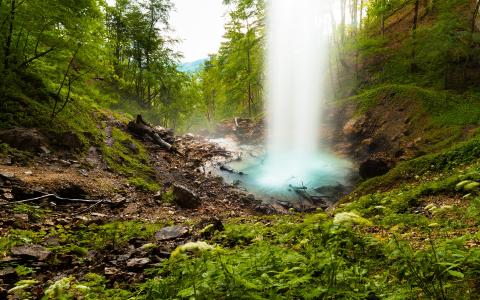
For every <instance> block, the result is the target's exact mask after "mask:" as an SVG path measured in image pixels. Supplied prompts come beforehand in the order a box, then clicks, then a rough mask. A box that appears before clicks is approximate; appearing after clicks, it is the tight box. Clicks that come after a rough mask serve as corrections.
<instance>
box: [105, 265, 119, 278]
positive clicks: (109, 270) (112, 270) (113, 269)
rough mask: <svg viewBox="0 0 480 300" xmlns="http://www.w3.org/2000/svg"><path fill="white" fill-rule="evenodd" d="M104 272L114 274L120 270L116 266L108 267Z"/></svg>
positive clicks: (108, 274) (109, 274)
mask: <svg viewBox="0 0 480 300" xmlns="http://www.w3.org/2000/svg"><path fill="white" fill-rule="evenodd" d="M103 273H104V274H105V275H107V276H114V275H117V274H118V273H120V270H119V269H117V268H114V267H106V268H105V270H104V272H103Z"/></svg>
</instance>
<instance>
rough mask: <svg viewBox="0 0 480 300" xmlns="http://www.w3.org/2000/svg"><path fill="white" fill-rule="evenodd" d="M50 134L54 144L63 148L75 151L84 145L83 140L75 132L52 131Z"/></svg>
mask: <svg viewBox="0 0 480 300" xmlns="http://www.w3.org/2000/svg"><path fill="white" fill-rule="evenodd" d="M48 136H49V137H50V140H51V141H52V144H54V145H55V146H56V147H58V148H61V149H65V150H69V151H74V150H79V149H81V148H82V147H83V146H84V144H83V142H82V140H81V139H80V138H79V137H78V135H77V134H75V133H73V132H69V131H65V132H50V133H49V135H48Z"/></svg>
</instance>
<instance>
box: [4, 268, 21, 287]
mask: <svg viewBox="0 0 480 300" xmlns="http://www.w3.org/2000/svg"><path fill="white" fill-rule="evenodd" d="M0 280H1V281H2V282H3V283H7V284H13V283H15V282H17V281H18V274H17V271H16V270H15V269H14V268H12V267H7V268H5V269H3V270H0Z"/></svg>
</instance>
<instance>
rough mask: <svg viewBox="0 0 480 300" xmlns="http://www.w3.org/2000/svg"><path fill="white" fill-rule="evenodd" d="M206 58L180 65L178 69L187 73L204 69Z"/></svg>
mask: <svg viewBox="0 0 480 300" xmlns="http://www.w3.org/2000/svg"><path fill="white" fill-rule="evenodd" d="M206 61H207V59H206V58H202V59H199V60H196V61H192V62H188V63H183V64H180V65H178V70H179V71H181V72H185V73H197V72H199V71H201V70H202V69H203V66H204V64H205V62H206Z"/></svg>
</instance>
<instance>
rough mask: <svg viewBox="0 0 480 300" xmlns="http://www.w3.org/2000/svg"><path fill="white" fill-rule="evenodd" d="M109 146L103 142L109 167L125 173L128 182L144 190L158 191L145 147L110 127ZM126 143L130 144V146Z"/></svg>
mask: <svg viewBox="0 0 480 300" xmlns="http://www.w3.org/2000/svg"><path fill="white" fill-rule="evenodd" d="M110 140H111V146H109V145H107V143H104V144H103V146H102V152H103V157H104V159H105V161H106V163H107V164H108V166H109V167H110V168H112V169H113V170H114V171H115V172H117V173H119V174H123V175H125V176H126V177H127V178H128V180H129V183H130V184H132V185H134V186H136V187H138V188H140V189H143V190H145V191H158V190H159V189H160V186H159V185H158V183H156V182H155V179H154V178H155V172H154V170H153V168H152V167H150V165H149V157H148V152H147V150H146V149H145V147H144V146H143V145H142V144H141V143H140V142H138V141H137V140H135V139H133V138H132V137H131V136H130V135H129V134H126V133H124V132H123V131H122V130H120V129H118V128H112V132H111V137H110ZM127 145H132V147H130V148H132V149H133V148H134V149H136V150H132V149H130V148H129V147H127Z"/></svg>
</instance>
